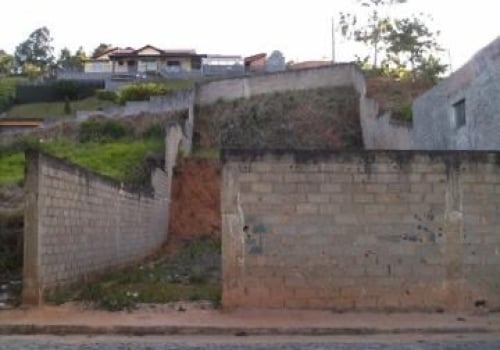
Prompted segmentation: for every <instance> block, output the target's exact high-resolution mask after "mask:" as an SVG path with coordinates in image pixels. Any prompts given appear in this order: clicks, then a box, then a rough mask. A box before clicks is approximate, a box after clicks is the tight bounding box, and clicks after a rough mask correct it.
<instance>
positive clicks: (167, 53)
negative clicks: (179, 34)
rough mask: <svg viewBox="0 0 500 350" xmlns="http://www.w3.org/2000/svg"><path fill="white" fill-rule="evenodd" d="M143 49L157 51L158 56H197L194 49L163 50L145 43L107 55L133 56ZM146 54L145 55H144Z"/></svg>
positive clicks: (138, 54) (111, 56)
mask: <svg viewBox="0 0 500 350" xmlns="http://www.w3.org/2000/svg"><path fill="white" fill-rule="evenodd" d="M145 49H152V50H155V51H157V52H158V54H159V56H167V57H168V56H170V57H172V56H199V55H197V54H196V50H193V49H178V50H173V49H169V50H163V49H159V48H157V47H155V46H152V45H146V46H143V47H141V48H139V49H133V48H126V49H118V50H116V51H114V52H112V53H111V54H110V55H109V57H110V58H113V57H133V56H140V52H141V51H143V50H145ZM144 56H147V55H144Z"/></svg>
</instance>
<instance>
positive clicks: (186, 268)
mask: <svg viewBox="0 0 500 350" xmlns="http://www.w3.org/2000/svg"><path fill="white" fill-rule="evenodd" d="M220 259H221V245H220V241H219V240H217V239H214V238H211V237H210V236H206V237H202V238H201V239H199V240H197V241H193V242H190V243H187V244H186V245H185V246H184V247H182V248H181V249H180V250H179V251H178V252H177V253H174V254H169V255H168V256H167V257H164V258H160V259H158V260H157V261H154V262H151V263H148V264H143V265H141V266H139V267H136V268H131V269H126V270H124V271H120V272H117V273H114V274H111V275H109V276H106V277H105V278H102V279H100V280H99V281H97V282H95V283H90V284H88V285H86V286H85V287H83V288H79V289H76V290H61V291H57V292H55V293H53V294H52V295H51V296H49V298H48V299H49V302H52V303H55V304H62V303H65V302H68V301H80V302H84V303H89V304H91V305H93V306H95V307H97V308H100V309H105V310H109V311H120V310H130V309H133V308H135V307H136V306H137V305H138V304H165V303H171V302H176V301H211V302H212V303H213V304H214V305H215V306H217V305H219V303H220V298H221V281H220V279H221V276H220V275H221V272H220Z"/></svg>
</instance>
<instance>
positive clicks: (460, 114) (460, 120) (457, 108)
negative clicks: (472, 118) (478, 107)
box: [453, 99, 467, 129]
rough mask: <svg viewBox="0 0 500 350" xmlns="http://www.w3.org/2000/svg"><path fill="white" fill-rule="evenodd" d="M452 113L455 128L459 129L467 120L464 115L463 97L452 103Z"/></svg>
mask: <svg viewBox="0 0 500 350" xmlns="http://www.w3.org/2000/svg"><path fill="white" fill-rule="evenodd" d="M453 114H454V117H455V128H456V129H460V128H461V127H462V126H464V125H465V124H466V122H467V119H466V115H465V99H463V100H460V101H458V102H457V103H455V104H454V105H453Z"/></svg>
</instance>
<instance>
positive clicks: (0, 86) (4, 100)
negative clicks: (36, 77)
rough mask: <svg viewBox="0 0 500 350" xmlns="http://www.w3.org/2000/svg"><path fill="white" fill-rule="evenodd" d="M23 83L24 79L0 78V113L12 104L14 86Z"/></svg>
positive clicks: (14, 94) (14, 95)
mask: <svg viewBox="0 0 500 350" xmlns="http://www.w3.org/2000/svg"><path fill="white" fill-rule="evenodd" d="M25 81H26V79H25V78H20V77H0V113H2V112H3V111H5V110H6V109H7V108H9V107H10V106H11V105H12V104H13V103H14V100H15V97H16V86H17V85H19V84H21V83H23V82H25Z"/></svg>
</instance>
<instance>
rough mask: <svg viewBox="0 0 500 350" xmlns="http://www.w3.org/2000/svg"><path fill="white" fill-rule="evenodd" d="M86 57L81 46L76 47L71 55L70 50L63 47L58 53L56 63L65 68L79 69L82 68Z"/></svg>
mask: <svg viewBox="0 0 500 350" xmlns="http://www.w3.org/2000/svg"><path fill="white" fill-rule="evenodd" d="M86 59H87V55H86V54H85V52H84V51H83V48H82V47H81V46H80V47H79V48H78V50H77V51H76V53H75V54H74V55H72V54H71V51H70V50H69V49H68V48H66V47H65V48H63V49H62V50H61V53H60V54H59V58H58V60H57V65H58V66H59V67H61V68H63V69H66V70H77V71H80V70H82V69H83V65H84V62H85V60H86Z"/></svg>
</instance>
